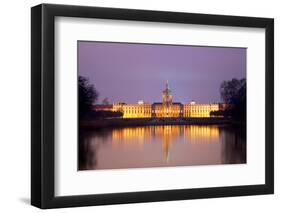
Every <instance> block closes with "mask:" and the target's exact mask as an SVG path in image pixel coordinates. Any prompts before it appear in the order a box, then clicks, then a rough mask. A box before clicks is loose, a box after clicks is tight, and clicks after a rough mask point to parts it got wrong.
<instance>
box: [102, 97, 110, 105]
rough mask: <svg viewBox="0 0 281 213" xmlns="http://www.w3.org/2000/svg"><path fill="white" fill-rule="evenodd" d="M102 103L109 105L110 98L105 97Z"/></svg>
mask: <svg viewBox="0 0 281 213" xmlns="http://www.w3.org/2000/svg"><path fill="white" fill-rule="evenodd" d="M102 104H103V105H109V104H110V103H109V100H108V98H104V99H103V100H102Z"/></svg>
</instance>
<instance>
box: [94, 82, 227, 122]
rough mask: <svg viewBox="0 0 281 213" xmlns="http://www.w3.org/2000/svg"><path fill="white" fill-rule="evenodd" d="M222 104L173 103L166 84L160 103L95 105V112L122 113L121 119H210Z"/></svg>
mask: <svg viewBox="0 0 281 213" xmlns="http://www.w3.org/2000/svg"><path fill="white" fill-rule="evenodd" d="M221 105H222V104H218V103H215V104H213V103H212V104H211V103H207V104H197V103H195V102H194V101H192V102H190V103H186V104H182V103H175V102H173V96H172V91H171V89H170V88H169V85H168V82H166V86H165V89H164V90H163V91H162V103H160V102H159V103H153V104H149V103H145V102H143V101H139V102H138V103H135V104H127V103H114V104H113V105H95V106H94V109H95V110H103V108H104V109H105V110H107V111H108V110H109V109H111V111H114V112H122V113H123V118H151V117H159V118H163V117H210V116H211V115H210V113H211V112H212V111H218V110H220V109H221V107H220V106H221Z"/></svg>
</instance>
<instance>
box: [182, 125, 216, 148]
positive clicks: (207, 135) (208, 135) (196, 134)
mask: <svg viewBox="0 0 281 213" xmlns="http://www.w3.org/2000/svg"><path fill="white" fill-rule="evenodd" d="M184 138H185V139H186V140H187V141H188V142H189V143H191V144H198V143H202V144H204V143H218V142H219V128H218V127H216V126H187V127H185V128H184Z"/></svg>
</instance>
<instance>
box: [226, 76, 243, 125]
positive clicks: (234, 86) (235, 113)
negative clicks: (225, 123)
mask: <svg viewBox="0 0 281 213" xmlns="http://www.w3.org/2000/svg"><path fill="white" fill-rule="evenodd" d="M220 93H221V98H222V100H223V101H224V102H225V103H227V104H229V105H230V106H231V108H230V109H229V110H228V111H227V112H226V113H227V114H230V115H231V116H232V117H233V118H235V119H238V120H241V121H246V100H247V99H246V79H244V78H243V79H240V80H238V79H235V78H233V79H232V80H231V81H224V82H223V83H222V84H221V87H220Z"/></svg>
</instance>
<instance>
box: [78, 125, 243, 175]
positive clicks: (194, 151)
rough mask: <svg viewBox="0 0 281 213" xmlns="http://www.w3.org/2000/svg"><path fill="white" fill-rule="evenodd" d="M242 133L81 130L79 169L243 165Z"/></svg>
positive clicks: (178, 128)
mask: <svg viewBox="0 0 281 213" xmlns="http://www.w3.org/2000/svg"><path fill="white" fill-rule="evenodd" d="M242 132H245V131H241V130H239V129H237V128H233V127H230V126H215V125H209V126H197V125H173V126H144V127H124V128H115V129H104V130H102V131H101V130H100V131H90V132H84V131H80V139H79V168H78V169H79V170H92V169H118V168H142V167H160V166H161V167H162V166H191V165H214V164H241V163H246V137H245V135H244V133H242Z"/></svg>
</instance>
